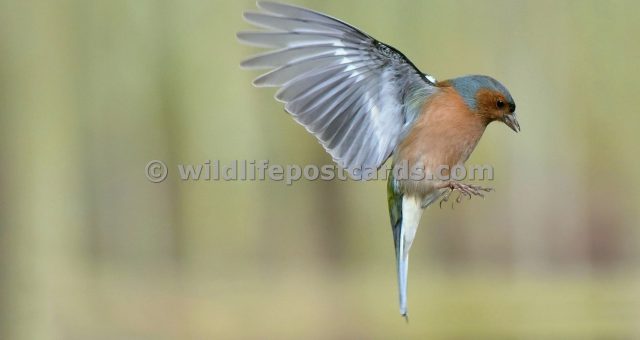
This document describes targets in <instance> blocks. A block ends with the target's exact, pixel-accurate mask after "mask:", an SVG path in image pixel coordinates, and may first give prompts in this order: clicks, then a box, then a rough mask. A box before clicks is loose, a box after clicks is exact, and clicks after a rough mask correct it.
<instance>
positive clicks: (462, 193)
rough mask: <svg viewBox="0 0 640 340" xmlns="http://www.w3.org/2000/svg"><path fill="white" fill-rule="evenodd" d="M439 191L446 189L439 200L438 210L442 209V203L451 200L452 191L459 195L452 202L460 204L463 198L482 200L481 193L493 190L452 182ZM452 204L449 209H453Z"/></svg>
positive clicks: (482, 195)
mask: <svg viewBox="0 0 640 340" xmlns="http://www.w3.org/2000/svg"><path fill="white" fill-rule="evenodd" d="M441 189H447V192H445V193H444V195H443V197H442V199H441V200H440V208H442V203H446V202H448V201H449V198H451V194H452V193H453V192H454V191H457V192H458V193H459V194H458V197H456V199H455V201H454V202H455V203H460V202H462V198H463V197H467V198H468V199H471V197H473V196H480V197H482V198H484V194H483V192H491V191H493V188H483V187H481V186H479V185H473V184H464V183H460V182H453V181H452V182H448V183H446V184H445V185H443V186H442V188H441ZM454 202H452V203H451V207H453V203H454Z"/></svg>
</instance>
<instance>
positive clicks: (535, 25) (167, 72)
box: [0, 0, 640, 339]
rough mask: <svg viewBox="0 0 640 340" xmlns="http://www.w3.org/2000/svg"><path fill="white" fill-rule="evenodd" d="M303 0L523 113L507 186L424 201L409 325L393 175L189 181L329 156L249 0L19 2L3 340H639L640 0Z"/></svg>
mask: <svg viewBox="0 0 640 340" xmlns="http://www.w3.org/2000/svg"><path fill="white" fill-rule="evenodd" d="M296 4H299V5H303V6H307V7H311V8H313V9H316V10H320V11H323V12H326V13H330V14H331V15H333V16H336V17H339V18H342V19H343V20H346V21H347V22H349V23H351V24H353V25H355V26H357V27H360V28H361V29H363V30H364V31H366V32H368V33H369V34H371V35H373V36H374V37H376V38H378V39H380V40H382V41H384V42H387V43H389V44H391V45H393V46H395V47H396V48H398V49H399V50H401V51H403V52H404V53H405V54H406V55H407V56H408V57H409V58H411V59H412V61H413V62H414V63H415V64H416V65H418V66H419V67H420V68H421V69H422V70H423V71H425V72H429V73H431V74H434V75H435V76H436V77H438V78H439V79H446V78H452V77H456V76H459V75H463V74H469V73H479V74H487V75H491V76H493V77H495V78H497V79H499V80H500V81H501V82H502V83H504V84H505V85H506V86H507V87H508V88H509V89H510V91H511V93H512V94H513V96H514V98H515V100H516V102H517V104H518V115H519V119H520V124H521V126H522V127H523V130H522V132H521V133H520V134H517V135H516V134H514V133H513V132H511V131H510V130H509V129H508V128H506V127H505V126H502V125H498V124H495V125H491V126H490V127H489V128H488V129H487V131H486V133H485V136H484V138H483V139H482V141H481V142H480V144H479V146H478V148H477V150H476V151H475V153H474V154H473V156H472V158H471V160H470V161H469V163H470V164H493V165H494V167H495V178H496V179H495V181H494V182H493V183H491V185H492V186H493V187H495V189H496V192H494V193H491V194H490V195H489V196H488V197H487V198H486V199H485V200H480V199H475V200H472V201H469V202H465V203H464V204H462V205H460V206H458V207H456V209H455V210H451V209H438V208H437V207H435V206H434V207H431V208H430V209H428V210H427V212H426V213H425V215H424V217H423V220H422V224H421V229H420V231H419V232H418V237H417V240H416V242H415V243H414V246H413V250H412V261H411V270H410V277H409V310H410V316H411V321H410V323H409V324H406V323H405V322H404V320H403V319H402V318H401V317H400V316H399V315H398V308H397V297H396V286H395V284H396V283H395V267H394V266H395V265H394V252H393V243H392V238H391V231H390V226H389V220H388V215H387V207H386V191H385V183H384V182H366V183H360V182H353V181H349V182H341V181H334V182H323V181H317V182H309V181H301V182H298V183H295V184H294V185H292V186H286V185H285V184H284V183H282V182H273V181H267V182H213V181H211V182H206V181H200V182H192V181H189V182H183V181H180V180H179V179H178V176H177V174H176V171H175V169H176V165H177V164H180V163H196V164H197V163H202V162H204V161H206V160H215V159H219V160H220V161H221V163H222V164H226V163H228V162H230V161H232V160H234V159H248V160H252V159H257V160H260V159H268V160H269V161H270V162H271V163H276V164H302V165H304V164H318V165H321V164H329V163H330V162H331V159H330V157H329V156H328V155H326V154H325V153H324V151H323V149H322V147H321V146H319V145H318V144H317V143H316V141H315V139H314V137H312V136H311V135H309V134H308V133H307V132H306V131H305V130H304V129H303V128H302V127H301V126H298V125H297V124H296V123H295V122H294V121H293V120H292V119H291V118H290V117H288V116H287V115H286V114H284V113H283V108H282V105H281V104H279V103H276V102H275V101H274V100H273V99H272V95H273V93H274V91H273V90H272V89H255V88H253V87H252V86H251V85H250V82H251V80H252V79H253V78H254V77H256V76H257V75H258V73H257V72H250V71H244V70H241V69H240V68H239V66H238V64H239V62H240V61H241V60H242V59H244V58H246V57H248V56H249V55H251V54H253V53H256V52H258V50H257V49H254V48H250V47H246V46H242V45H240V44H239V43H238V42H237V41H236V38H235V33H236V32H237V31H240V30H248V29H250V26H249V25H248V24H247V23H244V22H243V21H242V18H241V13H242V11H244V10H248V9H255V6H254V3H253V2H252V1H216V0H206V1H205V0H189V1H168V0H129V1H121V0H114V1H111V0H104V1H81V0H77V1H72V0H70V1H36V0H33V1H30V0H29V1H15V0H14V1H5V0H0V55H1V57H0V339H214V338H217V339H230V338H254V339H258V338H271V339H283V338H297V339H300V338H320V339H326V338H380V339H384V338H410V337H411V338H425V337H431V338H467V339H469V338H488V339H495V338H519V339H521V338H526V339H543V338H561V339H567V338H575V339H588V338H616V339H631V338H640V270H639V267H638V265H639V262H640V261H639V260H640V252H639V249H640V247H639V246H640V239H639V236H640V235H639V230H638V227H639V221H640V209H639V208H640V206H639V205H640V195H639V193H640V190H639V189H640V188H639V186H640V177H638V175H639V174H640V161H639V159H638V157H637V155H638V146H639V142H640V138H639V137H638V128H639V127H640V112H639V110H638V106H637V105H638V100H637V99H638V95H639V92H638V90H640V87H639V86H638V79H639V78H640V67H639V64H640V44H639V43H638V36H640V17H639V13H640V2H637V1H631V0H629V1H577V0H576V1H499V0H495V1H493V0H492V1H472V0H468V1H442V0H439V1H426V0H425V1H417V0H416V1H408V0H402V1H393V2H392V1H370V0H368V1H365V0H357V1H356V0H349V1H320V0H318V1H297V2H296ZM152 159H159V160H164V161H165V162H166V163H167V164H168V165H169V167H170V174H169V178H168V179H167V181H165V182H163V183H161V184H153V183H150V182H149V181H147V179H146V178H145V175H144V167H145V165H146V164H147V162H148V161H150V160H152Z"/></svg>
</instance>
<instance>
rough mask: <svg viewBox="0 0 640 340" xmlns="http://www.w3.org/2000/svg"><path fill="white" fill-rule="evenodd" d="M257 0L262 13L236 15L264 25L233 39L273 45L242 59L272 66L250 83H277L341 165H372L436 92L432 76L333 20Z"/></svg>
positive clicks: (376, 164)
mask: <svg viewBox="0 0 640 340" xmlns="http://www.w3.org/2000/svg"><path fill="white" fill-rule="evenodd" d="M258 7H259V8H261V9H262V10H264V13H252V12H248V13H245V15H244V17H245V19H246V20H247V21H249V22H250V23H252V24H254V25H256V26H258V27H262V28H266V29H267V31H262V32H240V33H238V39H239V40H240V41H242V42H244V43H247V44H250V45H255V46H259V47H267V48H276V50H274V51H269V52H267V53H263V54H260V55H257V56H254V57H253V58H250V59H248V60H246V61H244V62H243V63H242V66H243V67H247V68H269V69H272V70H271V71H269V72H267V73H265V74H263V75H262V76H260V77H258V78H257V79H256V80H255V81H254V85H256V86H270V87H280V89H279V90H278V92H277V93H276V99H278V100H280V101H282V102H284V103H285V110H287V112H289V113H290V114H291V115H292V116H293V118H294V119H295V120H296V121H297V122H298V123H300V124H301V125H303V126H304V127H305V128H306V129H307V130H308V131H309V132H311V133H312V134H313V135H315V136H316V138H317V139H318V140H319V142H320V143H321V144H322V146H323V147H324V148H325V149H326V150H327V152H328V153H329V154H330V155H331V156H332V157H333V159H334V161H335V162H336V163H338V165H340V166H341V167H343V168H345V169H348V170H351V171H353V170H354V169H356V168H360V167H367V168H379V167H380V166H381V165H382V164H383V163H384V162H385V161H386V160H387V158H389V156H390V155H391V153H392V152H393V150H394V149H395V147H396V146H397V143H398V142H399V139H400V138H401V137H402V135H403V134H404V133H405V132H406V130H407V129H408V128H409V126H410V124H411V123H412V122H413V120H414V119H415V117H416V116H417V115H418V113H419V110H420V108H421V106H422V104H423V103H424V101H425V100H426V98H427V97H428V96H430V95H431V94H433V93H434V92H435V91H436V87H435V85H434V83H433V82H434V80H433V78H432V77H431V76H428V75H426V74H423V73H421V72H420V71H419V70H418V69H417V68H416V67H415V66H414V65H413V64H412V63H411V62H410V61H409V60H408V59H407V58H406V57H405V56H404V55H402V53H400V52H398V51H397V50H395V49H394V48H392V47H390V46H388V45H385V44H383V43H381V42H379V41H377V40H375V39H374V38H372V37H370V36H369V35H367V34H366V33H364V32H362V31H360V30H358V29H357V28H355V27H353V26H351V25H349V24H347V23H345V22H342V21H340V20H338V19H334V18H332V17H329V16H327V15H324V14H322V13H318V12H314V11H312V10H308V9H305V8H301V7H296V6H291V5H285V4H279V3H272V2H258Z"/></svg>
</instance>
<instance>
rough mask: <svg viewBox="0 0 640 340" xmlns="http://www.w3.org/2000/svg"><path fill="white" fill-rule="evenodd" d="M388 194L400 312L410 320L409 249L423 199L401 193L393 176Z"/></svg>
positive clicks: (416, 227)
mask: <svg viewBox="0 0 640 340" xmlns="http://www.w3.org/2000/svg"><path fill="white" fill-rule="evenodd" d="M387 196H388V200H389V216H390V218H391V229H392V231H393V244H394V246H395V250H396V263H397V273H398V295H399V300H400V314H401V315H402V316H403V317H404V318H405V319H407V321H408V320H409V319H408V314H407V274H408V271H409V249H410V248H411V244H412V243H413V239H414V237H415V235H416V230H417V229H418V224H419V222H420V217H421V216H422V208H421V201H420V200H419V199H418V198H417V197H413V196H406V195H403V194H402V193H400V191H399V190H398V187H397V183H396V181H395V180H394V178H393V176H392V177H390V178H389V182H388V187H387Z"/></svg>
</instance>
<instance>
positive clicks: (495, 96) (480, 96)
mask: <svg viewBox="0 0 640 340" xmlns="http://www.w3.org/2000/svg"><path fill="white" fill-rule="evenodd" d="M450 83H451V86H453V88H454V89H455V90H456V91H457V92H458V93H459V94H460V96H462V99H464V101H465V103H466V104H467V106H468V107H469V108H470V109H471V111H473V112H474V113H476V114H478V115H479V116H481V117H482V118H484V119H485V120H486V121H487V123H490V122H493V121H496V120H497V121H501V122H503V123H505V124H506V125H507V126H509V127H510V128H511V129H512V130H513V131H515V132H518V131H520V124H519V123H518V120H517V119H516V113H515V111H516V103H515V102H514V100H513V98H512V97H511V94H510V93H509V91H508V90H507V88H506V87H504V85H502V84H500V83H499V82H498V81H497V80H495V79H493V78H491V77H487V76H479V75H471V76H464V77H460V78H456V79H453V80H451V81H450Z"/></svg>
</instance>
